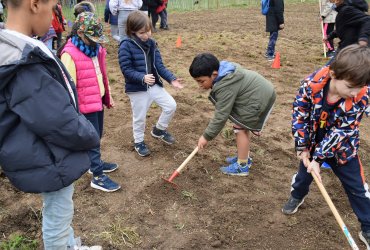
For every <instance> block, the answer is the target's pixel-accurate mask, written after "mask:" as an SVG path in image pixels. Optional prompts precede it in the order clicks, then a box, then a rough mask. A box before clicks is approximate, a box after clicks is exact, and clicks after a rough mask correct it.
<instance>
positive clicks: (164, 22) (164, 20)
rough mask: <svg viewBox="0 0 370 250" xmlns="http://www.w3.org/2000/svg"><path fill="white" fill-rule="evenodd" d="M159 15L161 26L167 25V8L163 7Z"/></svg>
mask: <svg viewBox="0 0 370 250" xmlns="http://www.w3.org/2000/svg"><path fill="white" fill-rule="evenodd" d="M159 16H160V17H161V24H160V27H161V28H166V27H167V9H164V10H162V11H161V13H159Z"/></svg>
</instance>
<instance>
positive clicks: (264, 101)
mask: <svg viewBox="0 0 370 250" xmlns="http://www.w3.org/2000/svg"><path fill="white" fill-rule="evenodd" d="M189 72H190V75H191V76H192V77H193V78H194V79H195V80H196V81H197V82H198V84H199V86H200V87H201V88H203V89H212V90H211V93H210V95H209V99H210V101H211V102H212V103H213V104H214V105H215V107H216V111H215V114H214V117H213V118H212V119H211V121H210V122H209V124H208V126H207V128H206V130H205V131H204V133H203V135H202V136H201V137H200V138H199V141H198V147H199V149H202V148H204V147H205V146H206V144H207V143H208V141H210V140H212V139H213V138H215V137H216V136H217V135H218V134H219V133H220V131H221V130H222V128H223V127H224V126H225V123H226V121H227V120H228V119H230V120H231V121H232V122H233V123H234V126H233V128H234V132H235V134H236V143H237V149H238V156H237V157H230V158H227V159H226V161H227V162H228V163H230V165H229V166H227V167H222V168H221V171H222V172H223V173H224V174H228V175H239V176H246V175H248V174H249V168H250V166H251V164H252V160H251V158H249V149H250V132H249V131H251V132H252V133H253V134H255V135H260V134H261V130H262V128H263V126H264V124H265V122H266V120H267V118H268V115H269V113H270V112H271V109H272V106H273V104H274V102H275V99H276V94H275V91H274V87H273V85H272V84H271V83H270V82H269V81H268V80H266V79H265V78H264V77H262V76H261V75H260V74H258V73H257V72H254V71H250V70H246V69H243V68H242V67H241V66H240V65H239V64H236V63H231V62H227V61H221V62H219V61H218V59H217V58H216V57H215V56H214V55H212V54H210V53H203V54H199V55H197V56H196V57H195V58H194V60H193V62H192V64H191V65H190V68H189Z"/></svg>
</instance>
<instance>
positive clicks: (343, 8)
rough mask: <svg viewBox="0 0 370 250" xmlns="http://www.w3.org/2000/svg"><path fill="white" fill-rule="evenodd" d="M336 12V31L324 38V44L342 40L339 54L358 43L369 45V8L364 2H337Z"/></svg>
mask: <svg viewBox="0 0 370 250" xmlns="http://www.w3.org/2000/svg"><path fill="white" fill-rule="evenodd" d="M334 3H335V5H336V9H335V10H336V11H337V12H338V14H337V17H336V19H335V30H334V31H333V32H331V33H330V34H329V36H328V37H327V38H324V42H327V41H330V40H332V39H334V38H336V37H338V38H339V39H340V42H339V46H338V49H337V52H338V51H339V50H341V49H343V48H344V47H346V46H348V45H351V44H354V43H358V44H360V45H362V46H368V45H369V36H370V16H369V15H367V14H366V13H365V12H367V11H368V9H369V6H368V4H367V2H366V1H364V0H351V1H346V0H335V1H334Z"/></svg>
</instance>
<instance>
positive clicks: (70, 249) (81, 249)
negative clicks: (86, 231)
mask: <svg viewBox="0 0 370 250" xmlns="http://www.w3.org/2000/svg"><path fill="white" fill-rule="evenodd" d="M74 240H75V244H76V245H74V246H67V250H103V248H102V247H101V246H92V247H88V246H82V245H81V238H80V237H77V238H75V239H74Z"/></svg>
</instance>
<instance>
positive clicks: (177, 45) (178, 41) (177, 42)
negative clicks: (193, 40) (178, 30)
mask: <svg viewBox="0 0 370 250" xmlns="http://www.w3.org/2000/svg"><path fill="white" fill-rule="evenodd" d="M180 47H181V36H178V37H177V40H176V48H180Z"/></svg>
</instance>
